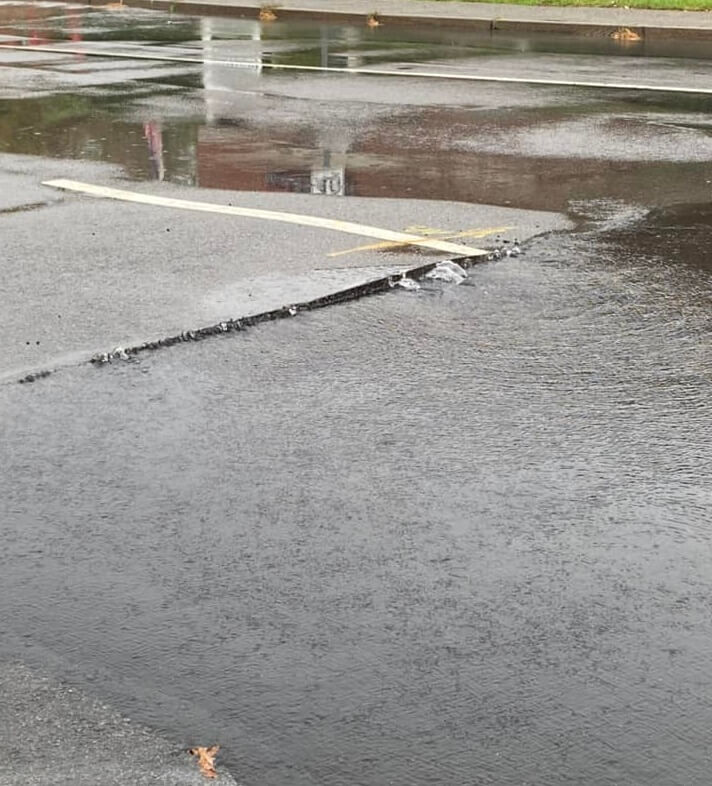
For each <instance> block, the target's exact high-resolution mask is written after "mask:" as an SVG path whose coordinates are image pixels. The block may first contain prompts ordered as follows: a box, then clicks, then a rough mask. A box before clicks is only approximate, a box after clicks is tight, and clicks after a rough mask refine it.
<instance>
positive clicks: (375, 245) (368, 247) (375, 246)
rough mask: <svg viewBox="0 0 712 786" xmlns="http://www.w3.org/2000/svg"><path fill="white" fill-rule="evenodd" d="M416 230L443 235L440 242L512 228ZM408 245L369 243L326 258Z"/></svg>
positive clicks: (408, 228) (407, 243) (480, 235)
mask: <svg viewBox="0 0 712 786" xmlns="http://www.w3.org/2000/svg"><path fill="white" fill-rule="evenodd" d="M414 229H416V227H407V229H406V231H413V230H414ZM417 229H420V230H421V232H420V234H421V235H427V236H428V237H431V236H433V235H436V234H437V235H443V236H444V237H441V238H440V239H441V240H454V239H455V238H459V237H487V235H493V234H494V233H495V232H506V231H507V230H508V229H512V227H491V228H489V229H468V230H467V231H466V232H456V233H455V234H454V235H448V230H447V229H428V231H427V232H424V231H423V230H424V229H426V227H417ZM428 237H421V238H420V239H421V243H422V241H424V240H427V239H428ZM409 245H414V243H412V242H411V243H409V242H404V241H402V242H399V243H385V242H381V243H369V244H368V245H365V246H356V247H354V248H347V249H345V250H344V251H332V252H331V253H330V254H327V256H328V257H340V256H343V255H344V254H353V253H354V252H356V251H379V250H383V249H389V248H390V249H392V248H399V247H402V246H409Z"/></svg>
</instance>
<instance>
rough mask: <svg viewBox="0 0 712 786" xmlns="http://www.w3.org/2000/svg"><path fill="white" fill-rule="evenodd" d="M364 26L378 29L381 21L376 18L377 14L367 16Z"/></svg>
mask: <svg viewBox="0 0 712 786" xmlns="http://www.w3.org/2000/svg"><path fill="white" fill-rule="evenodd" d="M366 24H367V25H368V27H380V26H381V20H380V19H379V18H378V14H369V15H368V16H367V17H366Z"/></svg>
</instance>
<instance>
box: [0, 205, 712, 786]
mask: <svg viewBox="0 0 712 786" xmlns="http://www.w3.org/2000/svg"><path fill="white" fill-rule="evenodd" d="M614 208H615V206H611V205H610V204H607V205H606V204H598V205H589V206H588V210H589V213H590V214H591V215H592V216H594V214H595V215H596V216H597V222H596V221H594V222H592V224H591V229H590V230H588V231H584V232H579V233H575V234H572V235H565V234H561V235H552V236H549V237H544V238H541V239H540V240H539V241H535V242H534V244H533V245H532V246H531V247H530V248H529V249H528V250H527V253H526V254H525V255H523V256H521V257H519V258H516V259H507V260H502V261H499V262H495V263H491V264H488V265H484V266H481V267H479V268H477V269H475V270H473V271H472V272H471V274H470V277H469V279H468V280H467V281H466V282H465V283H463V284H462V285H460V286H445V285H443V286H435V285H431V286H430V287H426V288H424V289H423V290H421V291H419V292H405V291H399V290H394V291H393V292H391V293H389V294H387V295H382V296H377V297H374V298H370V299H367V300H364V301H360V302H357V303H353V304H350V305H345V306H341V307H337V308H332V309H328V310H326V311H322V312H318V313H311V314H304V315H300V316H298V317H297V318H295V319H294V320H291V321H288V322H280V323H273V324H269V325H264V326H262V327H260V328H259V329H255V330H253V331H250V332H247V333H244V334H238V335H235V336H231V337H227V338H224V339H220V338H217V339H215V340H211V341H207V342H203V343H201V344H200V345H183V346H181V347H178V348H174V349H171V350H166V351H163V352H159V353H156V354H154V355H152V356H149V357H146V358H144V359H142V360H141V362H137V363H123V364H119V365H112V366H110V367H104V368H101V369H95V368H89V367H85V368H82V369H77V370H76V373H72V374H71V375H61V376H57V377H56V378H55V377H50V378H49V379H47V380H43V382H42V384H41V385H40V384H37V385H33V386H31V387H29V388H27V387H24V386H16V387H12V388H4V389H2V390H0V408H1V409H2V413H3V417H2V424H3V425H2V435H1V436H2V439H0V462H1V463H2V466H3V468H4V470H3V473H2V475H1V476H0V497H1V498H2V499H3V500H4V506H5V514H4V523H3V532H4V535H3V550H2V553H0V618H2V620H3V638H2V644H1V645H0V646H2V649H3V652H2V654H3V655H17V654H19V655H21V656H22V657H23V658H24V659H25V660H27V661H29V662H36V663H43V664H45V663H46V662H47V659H48V653H51V657H54V658H57V659H58V660H57V661H56V663H57V664H58V665H57V668H58V669H59V670H60V671H61V672H62V673H63V674H67V673H70V674H74V678H75V680H76V681H77V682H78V683H80V684H82V685H87V684H89V685H92V686H93V688H92V689H93V690H96V691H99V692H100V693H101V694H102V695H110V696H112V697H113V699H114V701H115V702H116V704H117V706H118V707H120V708H121V710H122V711H124V712H127V713H129V714H130V715H131V716H132V717H136V718H138V719H139V720H142V721H146V722H148V723H150V724H151V725H154V726H156V727H158V728H160V729H165V730H168V731H169V732H170V733H171V735H173V736H175V737H177V738H179V739H185V740H186V741H189V740H193V739H195V736H196V735H197V734H199V735H200V737H201V739H209V740H215V741H219V742H220V743H221V744H222V745H223V746H224V751H225V755H226V762H227V765H228V766H229V768H230V770H231V771H232V772H233V774H234V775H235V776H236V778H238V779H239V780H240V782H242V783H244V784H261V785H265V786H266V785H274V786H284V784H286V783H289V784H295V786H296V785H297V784H325V785H326V784H329V786H332V785H333V784H349V786H351V785H352V784H364V786H365V785H366V784H374V783H396V784H425V783H431V784H447V785H448V786H450V785H451V784H464V783H482V784H497V785H498V786H501V785H503V784H522V783H531V784H541V783H547V784H562V785H563V784H572V783H580V784H592V783H596V784H620V783H626V784H641V786H642V785H643V784H645V785H646V786H669V784H671V783H684V784H687V785H693V784H694V785H697V784H699V786H702V784H706V783H707V782H708V779H709V761H708V755H707V751H708V747H709V746H708V729H709V727H710V724H711V723H712V678H711V677H710V674H709V669H708V668H707V660H708V652H709V646H710V640H711V637H712V624H711V622H710V620H711V619H712V617H711V616H710V597H712V585H711V579H710V572H709V569H708V565H709V562H710V558H711V557H712V553H711V549H712V546H711V538H710V531H709V508H710V491H709V477H710V469H711V467H710V463H711V461H710V460H711V458H712V454H711V453H710V447H709V445H710V437H711V434H710V421H711V415H712V412H711V411H710V395H709V394H710V373H711V372H712V358H711V356H710V351H709V321H710V320H709V303H710V295H711V294H712V280H711V279H710V271H709V268H706V267H704V266H701V265H700V264H699V263H700V260H703V259H704V258H705V257H706V255H707V253H708V249H709V243H710V239H711V238H710V221H709V219H710V216H709V209H708V207H706V206H704V205H701V206H698V207H691V208H687V209H685V210H683V209H681V208H680V209H677V212H674V211H673V212H669V211H660V212H657V213H653V214H652V215H649V216H648V217H647V218H641V219H626V218H625V217H624V216H622V215H621V214H620V213H616V211H615V209H614ZM682 225H684V226H685V227H686V228H687V232H686V234H685V243H684V245H682V246H681V245H679V244H678V236H679V231H680V227H681V226H682ZM645 238H648V239H649V242H646V241H645ZM641 239H642V240H641Z"/></svg>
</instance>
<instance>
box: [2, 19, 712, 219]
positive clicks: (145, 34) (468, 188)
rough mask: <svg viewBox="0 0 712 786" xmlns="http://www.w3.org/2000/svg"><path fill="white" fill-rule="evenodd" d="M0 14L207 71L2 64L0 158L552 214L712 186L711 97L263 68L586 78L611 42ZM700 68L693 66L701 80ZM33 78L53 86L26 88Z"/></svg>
mask: <svg viewBox="0 0 712 786" xmlns="http://www.w3.org/2000/svg"><path fill="white" fill-rule="evenodd" d="M0 19H2V20H3V22H2V25H0V35H2V36H3V37H4V38H5V40H6V41H18V40H20V41H23V42H26V43H42V42H53V41H55V42H74V43H77V42H85V43H86V42H89V43H91V44H92V46H93V47H94V48H96V47H110V48H111V50H112V51H114V50H115V49H116V47H117V46H119V47H120V50H121V51H122V52H125V53H126V54H130V53H131V52H135V53H136V54H137V55H138V54H141V55H145V54H147V53H148V54H149V55H151V53H154V54H155V53H162V54H164V55H167V56H173V55H176V56H190V57H191V58H192V57H194V56H195V57H196V58H197V59H198V60H201V61H202V60H203V59H204V60H205V63H204V64H201V63H200V62H197V61H196V64H192V63H166V62H162V61H158V62H153V61H150V60H140V59H132V58H128V59H122V60H115V59H111V58H106V59H103V58H86V57H83V56H81V55H67V54H65V55H61V54H59V53H39V52H36V53H31V52H24V51H23V52H17V51H15V50H5V51H0V63H5V68H4V69H2V67H1V66H0V70H4V72H5V73H7V74H8V79H7V80H6V82H7V85H8V87H7V88H6V92H5V97H4V98H2V97H0V151H6V152H13V153H29V154H33V155H44V156H54V157H73V158H81V159H95V160H104V161H110V162H112V163H116V164H120V165H121V166H122V167H123V168H124V170H125V172H126V174H127V176H128V177H130V178H135V179H160V180H162V179H165V180H168V181H173V182H178V183H182V184H191V183H192V184H196V185H200V186H203V187H214V188H229V189H234V190H253V191H296V192H302V193H317V194H328V195H333V196H348V195H357V196H372V197H373V196H375V197H409V198H431V199H432V198H435V199H447V200H459V201H464V202H487V203H494V204H502V205H513V206H517V207H527V208H537V209H548V210H562V209H566V207H567V205H568V203H569V201H570V200H572V199H584V200H585V199H588V198H592V197H594V196H597V195H598V194H599V193H607V194H609V195H610V196H611V197H613V198H616V199H621V200H626V201H630V202H635V201H637V200H640V199H642V198H643V197H644V198H645V200H646V203H648V204H651V203H652V204H656V203H664V204H668V203H671V202H675V201H680V200H684V201H702V200H703V199H704V198H706V197H707V195H708V193H709V182H710V181H711V180H712V163H710V161H712V136H711V135H710V131H711V130H712V125H711V124H710V121H709V116H710V115H709V112H710V108H711V107H712V99H709V98H705V97H694V96H687V97H684V96H677V97H672V96H652V97H650V96H646V95H644V94H637V93H634V92H630V93H628V92H623V93H620V92H619V93H611V92H606V91H603V92H597V93H595V94H592V93H591V92H590V91H582V90H574V89H563V88H559V89H557V88H550V89H548V90H542V89H538V90H536V91H534V90H532V89H530V88H526V87H522V86H519V87H516V86H501V85H487V84H479V85H475V86H473V85H454V84H450V83H447V84H446V83H443V82H436V83H434V85H433V88H432V90H431V91H430V92H429V93H428V99H427V100H428V104H427V105H423V104H422V95H423V91H422V89H421V88H422V86H419V87H418V91H419V93H420V96H421V97H420V99H417V98H416V96H415V92H416V91H415V90H414V89H413V87H412V86H409V85H408V84H406V83H404V82H402V81H401V80H399V78H397V77H368V78H366V79H364V78H363V77H355V76H354V77H352V76H348V75H343V76H338V77H334V76H331V77H330V78H329V80H328V81H327V80H325V79H322V78H320V77H319V76H318V75H316V76H313V75H312V76H310V75H307V76H303V75H298V74H289V75H282V74H278V73H272V72H269V71H265V70H264V69H263V67H262V66H263V64H264V63H266V62H270V63H277V62H278V63H287V64H302V65H327V66H348V67H358V66H361V65H369V64H379V65H384V64H388V63H391V64H393V65H394V66H397V65H398V64H399V63H400V64H405V63H407V62H409V61H410V62H413V63H428V64H429V67H432V68H435V67H442V66H443V65H445V66H446V67H447V68H453V67H462V68H469V67H470V66H471V64H472V63H473V60H476V61H478V63H479V64H480V66H481V67H492V66H493V65H496V64H498V63H499V64H500V66H498V67H501V68H504V69H506V68H510V67H512V63H514V64H515V65H516V63H517V57H519V56H523V55H524V54H527V55H528V56H531V55H532V53H533V52H534V53H536V52H539V56H540V60H539V61H538V62H540V63H542V64H543V65H546V64H547V63H549V62H550V59H551V58H552V57H554V58H556V57H565V56H566V53H567V52H571V51H575V48H576V47H578V48H581V47H582V46H584V47H585V48H586V51H585V53H583V54H582V55H581V56H583V55H584V54H585V57H588V58H593V59H592V60H591V67H592V68H593V67H594V66H595V63H596V61H595V57H596V56H597V54H600V52H602V51H605V52H606V53H607V54H612V53H616V54H618V55H619V56H620V57H619V58H618V59H615V58H614V60H615V61H616V62H620V64H621V68H622V69H624V70H625V69H626V68H629V67H630V63H633V62H636V58H635V57H633V55H635V54H639V55H641V57H639V58H638V60H639V61H641V62H642V61H644V60H645V58H644V57H642V55H644V54H646V52H647V50H645V51H642V50H641V51H640V52H635V51H631V49H630V48H627V49H624V50H621V48H620V46H619V45H617V44H616V42H612V41H608V40H605V41H586V42H585V43H584V44H583V45H582V44H581V43H580V42H577V43H575V42H573V41H568V40H566V39H563V40H562V39H557V40H556V41H555V42H552V41H548V40H546V39H542V40H539V39H537V40H534V41H527V42H526V45H523V43H522V41H518V40H514V39H507V38H502V39H499V38H498V39H497V40H496V41H494V40H490V39H487V38H485V39H482V38H479V39H478V38H477V37H476V36H473V35H465V34H462V33H457V32H449V33H446V32H443V31H434V32H429V33H427V34H425V33H423V31H403V30H402V29H399V30H397V31H391V32H388V31H382V30H377V31H372V30H367V29H356V28H348V27H329V26H319V27H313V26H311V27H310V26H308V25H289V26H287V25H283V24H275V25H262V24H260V23H259V22H256V21H251V20H233V19H231V20H225V19H221V20H217V19H209V18H208V19H200V20H198V19H191V18H188V17H174V16H171V17H168V18H167V17H165V16H164V15H162V14H154V13H149V12H136V11H130V12H128V11H126V12H121V13H113V14H112V13H110V12H107V11H100V10H97V9H90V8H89V9H88V8H85V7H79V6H77V7H73V6H60V5H33V6H22V5H0ZM166 20H167V21H168V22H169V23H168V24H167V23H166ZM551 52H557V53H558V54H556V55H552V54H551ZM562 53H563V54H562ZM672 54H675V55H676V56H679V55H680V52H672ZM688 54H689V53H688ZM151 56H152V55H151ZM547 58H549V59H547ZM225 61H239V62H240V67H239V68H238V67H235V66H234V65H233V66H230V65H225ZM555 62H556V60H555V59H554V60H551V64H552V67H553V64H554V63H555ZM581 62H584V61H581ZM586 62H587V61H586ZM678 62H681V61H674V60H670V61H667V62H664V61H650V65H649V68H653V69H658V71H661V72H665V70H666V69H667V70H668V71H670V74H669V75H668V77H667V78H668V79H671V80H672V81H674V74H675V70H674V68H675V67H677V66H676V63H678ZM690 62H692V61H690ZM458 64H460V65H458ZM546 67H549V66H548V65H547V66H546ZM586 67H588V66H586ZM709 67H710V66H708V65H707V64H706V63H703V62H702V61H700V68H702V69H703V71H704V70H705V69H708V68H709ZM671 68H672V70H670V69H671ZM656 73H657V72H656ZM700 73H702V72H700ZM43 81H44V82H46V83H47V84H48V85H49V87H51V88H52V90H53V91H54V92H53V93H51V94H47V92H46V88H45V92H42V91H41V90H40V92H37V91H38V90H39V89H40V87H39V86H40V85H41V84H42V83H43ZM2 95H3V92H2V90H0V96H2ZM411 96H412V97H411ZM675 112H678V113H679V112H682V113H683V116H682V121H681V118H680V117H679V116H677V117H675V115H674V114H673V113H675ZM584 133H585V135H586V140H587V143H586V146H585V148H582V146H581V142H580V140H581V138H582V135H583V134H584ZM554 140H555V141H554ZM582 172H586V177H581V173H582Z"/></svg>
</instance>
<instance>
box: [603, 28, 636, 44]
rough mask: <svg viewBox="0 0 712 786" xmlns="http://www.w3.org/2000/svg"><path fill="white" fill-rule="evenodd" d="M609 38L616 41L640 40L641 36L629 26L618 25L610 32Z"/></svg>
mask: <svg viewBox="0 0 712 786" xmlns="http://www.w3.org/2000/svg"><path fill="white" fill-rule="evenodd" d="M611 38H613V39H615V40H616V41H640V40H641V38H642V36H641V35H640V34H639V33H636V32H635V30H631V29H630V27H619V28H618V30H615V31H614V32H613V33H611Z"/></svg>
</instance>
